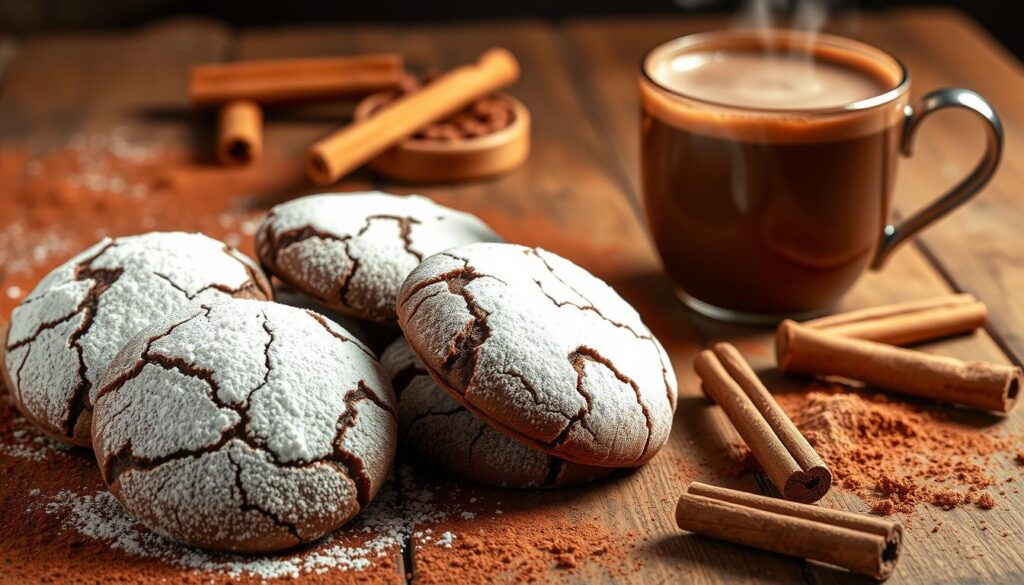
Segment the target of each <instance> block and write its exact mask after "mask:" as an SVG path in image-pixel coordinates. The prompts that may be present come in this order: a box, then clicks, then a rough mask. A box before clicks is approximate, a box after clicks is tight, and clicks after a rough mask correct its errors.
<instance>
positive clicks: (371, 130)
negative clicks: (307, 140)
mask: <svg viewBox="0 0 1024 585" xmlns="http://www.w3.org/2000/svg"><path fill="white" fill-rule="evenodd" d="M518 77H519V63H518V62H517V61H516V58H515V57H513V56H512V53H509V52H508V51H507V50H505V49H500V48H495V49H490V50H488V51H487V52H485V53H484V54H483V55H482V56H481V57H480V59H479V60H478V61H477V62H476V63H474V64H471V65H463V66H462V67H457V68H455V69H453V70H451V71H449V72H447V73H445V74H444V75H442V76H440V77H438V78H437V79H435V80H434V81H433V82H431V83H430V84H428V85H426V86H424V87H423V88H422V89H420V90H419V91H416V92H414V93H410V94H407V95H404V96H402V97H400V98H398V99H397V100H395V101H394V102H392V103H391V104H390V105H389V106H388V107H387V108H386V109H384V110H382V111H381V112H380V113H378V114H376V115H374V116H371V117H369V118H367V119H365V120H360V121H358V122H354V123H352V124H350V125H348V126H346V127H345V128H342V129H341V130H339V131H337V132H335V133H334V134H332V135H330V136H328V137H327V138H324V139H323V140H320V141H319V142H317V143H316V144H314V145H313V146H312V147H310V149H309V151H308V153H307V165H306V171H307V174H308V175H309V177H310V178H311V179H312V180H313V181H315V182H316V183H319V184H321V185H327V184H330V183H333V182H335V181H337V180H338V179H340V178H341V177H343V176H344V175H347V174H348V173H350V172H351V171H353V170H354V169H356V168H357V167H359V166H360V165H362V164H363V163H365V162H367V161H369V160H370V159H372V158H374V157H376V156H377V155H379V154H381V153H382V152H384V151H385V150H387V149H388V148H390V147H392V146H394V145H395V144H397V143H398V142H400V141H402V140H404V139H405V138H408V137H409V136H412V135H413V134H415V133H416V131H418V130H419V129H421V128H423V127H424V126H426V125H428V124H430V123H431V122H435V121H437V120H441V119H444V118H446V117H448V116H451V115H452V114H454V113H455V112H458V111H459V110H461V109H462V108H464V107H466V106H467V105H468V104H470V103H472V102H473V101H475V100H477V99H479V98H481V97H484V96H486V95H488V94H490V93H493V92H495V91H497V90H499V89H501V88H503V87H505V86H507V85H509V84H511V83H512V82H514V81H515V80H516V79H518Z"/></svg>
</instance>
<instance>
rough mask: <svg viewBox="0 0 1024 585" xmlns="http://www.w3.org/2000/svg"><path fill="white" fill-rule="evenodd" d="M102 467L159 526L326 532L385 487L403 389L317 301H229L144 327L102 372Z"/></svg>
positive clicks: (272, 544) (227, 539)
mask: <svg viewBox="0 0 1024 585" xmlns="http://www.w3.org/2000/svg"><path fill="white" fill-rule="evenodd" d="M98 387H99V390H98V397H97V400H96V411H95V418H94V424H93V448H94V450H95V451H96V458H97V460H98V462H99V465H100V471H101V473H102V475H103V479H104V480H105V481H106V482H107V485H108V486H109V487H110V491H111V493H113V494H114V495H115V496H116V497H117V499H118V500H120V501H121V503H122V504H124V506H125V508H126V509H128V511H129V512H131V513H132V514H133V515H134V516H135V517H136V518H138V519H139V520H140V521H141V522H142V523H143V524H145V525H146V526H148V527H149V528H150V529H152V530H154V531H155V532H158V533H160V534H163V535H165V536H168V537H171V538H175V539H177V540H180V541H183V542H186V543H189V544H192V545H195V546H200V547H204V548H209V549H214V550H223V551H232V552H270V551H276V550H281V549H284V548H288V547H291V546H294V545H297V544H300V543H304V542H310V541H312V540H315V539H317V538H319V537H321V536H323V535H324V534H326V533H327V532H329V531H331V530H334V529H335V528H337V527H338V526H340V525H342V524H344V523H345V522H346V521H348V520H349V519H350V518H352V517H353V516H355V515H356V514H357V513H358V512H359V511H360V509H362V508H363V507H364V506H366V505H367V504H368V503H369V502H370V501H371V500H372V499H373V497H374V495H375V494H376V493H377V491H378V490H379V489H380V486H381V483H382V482H383V480H384V477H385V475H386V474H387V471H388V468H389V467H390V466H391V462H392V460H393V458H394V453H395V434H396V431H397V423H396V420H395V398H394V393H393V392H392V390H391V385H390V382H389V381H388V379H387V377H386V376H385V374H384V371H383V369H382V368H381V366H380V364H379V363H378V362H377V360H376V359H375V358H374V357H373V354H372V353H370V351H369V350H368V349H367V348H366V347H365V346H364V345H363V344H361V343H360V342H358V341H356V340H355V339H354V338H351V337H350V336H349V335H348V333H347V332H346V331H345V330H344V329H342V328H341V327H339V326H338V325H336V324H335V323H333V322H331V321H329V320H327V319H326V318H324V317H323V316H321V315H319V314H317V313H314V312H312V311H306V310H302V309H297V308H293V307H287V306H284V305H280V304H277V303H270V302H259V301H246V300H231V301H225V302H221V303H216V304H213V305H203V306H200V307H195V308H192V309H186V310H185V311H182V312H180V313H178V314H176V315H174V316H172V317H170V318H167V319H164V320H162V321H160V322H158V323H155V324H153V325H152V326H150V327H148V328H147V329H145V330H143V331H142V332H140V333H139V334H138V335H137V336H135V337H134V338H133V339H132V340H131V341H130V342H129V344H128V345H127V346H125V348H124V350H123V351H122V352H121V353H119V354H118V356H117V358H116V359H115V360H114V362H113V363H112V364H111V366H110V368H109V369H108V370H107V371H106V373H105V374H104V375H103V377H102V379H101V380H100V384H99V386H98Z"/></svg>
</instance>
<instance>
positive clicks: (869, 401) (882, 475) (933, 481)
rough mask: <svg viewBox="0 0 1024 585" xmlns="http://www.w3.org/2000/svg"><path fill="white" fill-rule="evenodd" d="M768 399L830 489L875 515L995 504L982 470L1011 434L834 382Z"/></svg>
mask: <svg viewBox="0 0 1024 585" xmlns="http://www.w3.org/2000/svg"><path fill="white" fill-rule="evenodd" d="M776 399H777V400H778V402H779V404H780V405H781V406H782V407H783V409H784V410H786V412H787V413H788V414H789V416H790V417H792V419H793V422H794V423H795V424H796V425H797V427H798V428H799V429H800V430H801V432H803V434H804V436H806V437H807V440H808V441H810V443H811V444H812V445H813V446H814V447H815V449H816V450H817V451H818V453H819V454H820V455H821V456H822V458H824V459H825V461H826V463H827V464H828V465H829V467H830V468H831V470H832V473H833V475H834V476H835V483H834V487H835V488H838V489H840V490H843V491H847V492H852V493H854V494H856V495H858V496H860V497H861V498H862V499H864V501H865V502H866V503H867V504H868V506H869V508H870V509H871V511H872V512H873V513H875V514H881V515H889V514H894V513H902V514H910V513H913V512H914V511H915V508H916V507H917V506H918V505H919V504H931V505H933V506H936V507H939V508H941V509H944V510H950V509H953V508H955V507H958V506H963V505H968V504H975V505H977V506H978V507H979V508H982V509H991V508H993V507H995V506H996V505H997V502H996V499H995V497H994V496H993V495H992V494H991V493H989V492H987V491H985V490H986V488H989V487H991V486H992V485H993V484H994V483H995V482H996V478H995V477H994V476H993V474H992V473H991V472H990V471H989V469H990V468H991V462H992V461H994V458H995V457H997V456H1003V457H1005V456H1007V455H1008V454H1009V452H1010V451H1011V449H1013V447H1014V446H1015V444H1016V442H1015V440H1014V438H1013V437H1010V436H1007V435H1005V434H1002V433H1001V432H999V431H993V430H992V429H985V428H981V427H979V426H974V425H971V424H968V423H963V422H957V421H955V420H953V419H952V418H951V416H950V415H949V413H948V412H947V411H944V410H938V409H930V408H924V407H921V406H918V405H916V404H912V403H907V402H897V401H892V400H890V399H889V398H888V397H886V396H884V395H879V394H876V395H871V394H867V393H862V392H858V391H851V390H849V389H844V388H838V387H819V388H816V389H814V390H812V391H810V392H807V393H806V394H799V393H785V394H779V395H777V396H776Z"/></svg>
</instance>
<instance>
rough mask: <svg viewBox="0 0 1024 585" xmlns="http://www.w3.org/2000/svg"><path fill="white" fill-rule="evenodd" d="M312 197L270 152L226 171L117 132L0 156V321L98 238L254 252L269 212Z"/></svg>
mask: <svg viewBox="0 0 1024 585" xmlns="http://www.w3.org/2000/svg"><path fill="white" fill-rule="evenodd" d="M309 189H310V187H309V186H308V185H305V184H304V178H303V175H302V169H301V168H300V167H299V166H298V165H297V164H295V163H294V162H293V161H291V160H289V159H287V158H285V157H284V156H283V155H282V154H280V153H273V152H270V153H268V155H267V156H266V157H265V160H263V161H261V163H260V164H259V165H252V166H250V167H246V168H237V169H224V168H222V167H220V166H217V165H203V164H196V162H195V161H194V160H192V158H191V156H190V155H188V154H186V153H184V152H176V151H172V150H170V149H168V148H166V147H158V146H156V145H155V144H154V143H151V142H147V141H144V140H137V139H132V138H130V137H127V136H121V135H119V134H117V133H113V134H109V135H108V134H89V135H76V136H74V137H72V138H71V139H70V140H69V141H68V142H67V143H66V144H65V143H62V144H61V145H59V146H57V147H55V148H54V149H53V150H51V151H47V152H32V151H29V150H27V149H12V148H7V149H3V150H0V193H2V196H0V218H2V219H0V321H3V322H6V321H7V319H8V317H9V315H10V312H11V310H12V309H13V308H14V307H15V306H16V305H17V304H18V303H19V302H21V299H22V298H23V297H24V296H25V295H27V294H28V293H29V291H31V290H32V288H33V287H34V286H35V284H36V282H37V281H38V280H39V278H40V277H41V276H42V275H43V274H45V273H46V272H48V271H49V270H51V269H52V268H53V267H55V266H57V265H58V264H60V263H61V262H63V261H64V260H66V259H67V258H68V257H70V256H72V255H73V254H75V253H77V252H79V251H80V250H82V249H84V248H86V247H87V246H89V245H91V244H93V243H95V242H97V241H98V240H100V239H101V238H103V237H104V236H119V235H127V234H136V233H141V232H146V231H152V230H163V231H170V230H185V231H201V232H204V233H206V234H208V235H210V236H212V237H214V238H217V239H221V240H223V241H225V242H226V243H227V244H229V245H232V246H236V247H238V248H240V249H242V251H243V252H246V253H247V254H251V253H252V233H253V232H254V231H255V229H256V227H258V225H259V221H260V219H262V216H263V214H264V213H265V210H266V209H268V208H269V207H271V206H272V205H274V204H275V203H277V202H279V201H281V200H283V199H284V198H286V197H292V196H295V195H296V194H299V193H301V192H303V191H304V190H306V191H308V190H309Z"/></svg>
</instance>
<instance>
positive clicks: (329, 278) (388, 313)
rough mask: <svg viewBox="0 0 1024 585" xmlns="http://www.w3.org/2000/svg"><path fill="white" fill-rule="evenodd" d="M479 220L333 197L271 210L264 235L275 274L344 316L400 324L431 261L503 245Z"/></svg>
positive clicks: (406, 203) (403, 203)
mask: <svg viewBox="0 0 1024 585" xmlns="http://www.w3.org/2000/svg"><path fill="white" fill-rule="evenodd" d="M498 241H501V238H500V237H499V236H498V235H497V234H495V233H494V232H493V231H491V229H490V228H488V227H487V225H485V224H484V223H483V222H482V221H480V220H479V219H477V218H476V217H474V216H472V215H470V214H468V213H463V212H461V211H455V210H453V209H449V208H447V207H443V206H441V205H438V204H436V203H434V202H433V201H431V200H430V199H427V198H425V197H420V196H418V195H406V196H400V195H389V194H387V193H381V192H370V193H327V194H321V195H310V196H308V197H301V198H299V199H295V200H293V201H289V202H287V203H283V204H281V205H278V206H276V207H274V208H273V209H271V210H270V213H269V215H268V216H267V218H266V219H265V220H264V221H263V224H262V225H261V226H260V228H259V230H258V231H257V234H256V250H257V254H258V255H259V259H260V262H261V263H262V264H263V266H264V267H265V268H266V269H267V271H268V272H270V273H271V274H273V275H274V276H276V277H278V278H279V279H281V280H282V281H284V282H286V283H288V284H289V285H291V286H292V287H294V288H296V289H298V290H300V291H302V292H304V293H306V294H308V295H309V296H311V297H313V298H314V299H315V300H316V301H318V302H319V303H321V304H323V305H324V306H327V307H329V308H331V309H334V310H336V311H339V312H341V313H344V314H347V315H352V316H355V317H359V318H362V319H367V320H370V321H375V322H377V323H381V324H385V325H394V324H395V321H396V319H395V297H396V296H397V294H398V289H399V287H400V286H401V285H402V281H403V280H405V277H406V276H407V275H408V274H409V272H411V271H412V269H413V268H415V267H416V266H417V265H418V264H419V263H420V262H421V261H422V260H423V258H425V257H427V256H429V255H431V254H434V253H436V252H440V251H442V250H445V249H447V248H451V247H453V246H459V245H463V244H469V243H474V242H498Z"/></svg>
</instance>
